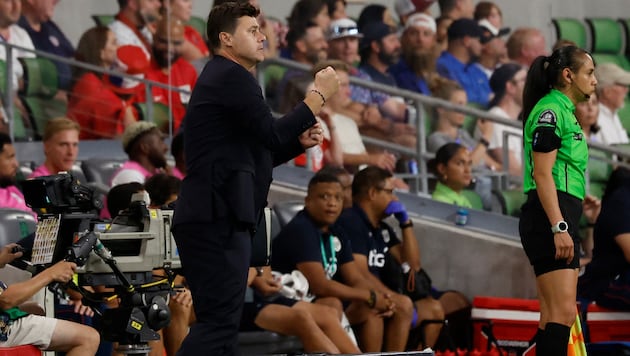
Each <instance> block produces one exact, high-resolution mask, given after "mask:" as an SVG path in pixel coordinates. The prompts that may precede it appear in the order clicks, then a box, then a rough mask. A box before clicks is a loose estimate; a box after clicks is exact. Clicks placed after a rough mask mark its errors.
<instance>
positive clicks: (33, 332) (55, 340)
mask: <svg viewBox="0 0 630 356" xmlns="http://www.w3.org/2000/svg"><path fill="white" fill-rule="evenodd" d="M16 246H18V245H17V244H8V245H6V246H4V247H3V248H2V249H1V250H0V268H2V267H4V266H5V265H6V264H7V263H10V262H12V261H13V260H15V259H16V258H19V257H21V256H22V252H13V248H14V247H16ZM76 267H77V266H76V264H74V263H72V262H65V261H61V262H58V263H56V264H54V265H52V266H51V267H49V268H47V269H45V270H44V271H42V272H40V273H39V274H37V275H35V276H33V278H31V279H29V280H26V281H23V282H19V283H15V284H12V285H11V286H7V285H5V284H4V283H2V282H1V281H0V347H11V346H19V345H34V346H36V347H38V348H40V349H42V350H50V351H62V352H65V353H66V355H68V356H74V355H78V356H84V355H94V354H95V353H96V350H97V348H98V345H99V340H100V337H99V334H98V332H97V331H96V330H95V329H92V328H90V327H88V326H85V325H81V324H77V323H74V322H70V321H65V320H60V319H55V318H48V317H44V316H39V315H32V314H28V313H26V312H25V311H23V310H21V309H20V308H19V305H20V304H22V303H23V302H25V301H26V300H27V299H29V298H31V297H32V296H33V295H34V294H35V293H37V292H38V291H39V290H40V289H42V288H44V287H46V286H47V285H48V284H50V283H52V282H61V283H66V282H68V281H70V280H71V279H72V276H73V275H74V271H75V269H76Z"/></svg>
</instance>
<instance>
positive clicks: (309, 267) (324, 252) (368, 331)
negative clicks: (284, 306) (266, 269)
mask: <svg viewBox="0 0 630 356" xmlns="http://www.w3.org/2000/svg"><path fill="white" fill-rule="evenodd" d="M304 202H305V207H304V210H302V211H301V212H299V213H298V214H297V215H296V216H295V218H293V219H292V220H291V222H289V224H287V225H286V226H285V227H284V229H282V231H281V232H280V234H279V235H278V236H277V237H276V238H275V239H274V240H273V246H272V247H273V257H272V261H271V266H272V268H273V270H274V271H278V272H282V273H290V272H291V271H293V270H296V269H297V270H299V271H300V272H302V274H304V276H305V277H306V279H307V280H308V282H309V287H310V293H311V294H313V295H314V296H315V297H316V303H322V304H326V305H328V306H333V307H335V308H336V309H338V310H339V311H341V308H342V306H341V303H339V300H341V301H343V302H344V306H345V308H344V311H345V313H346V315H347V317H348V320H349V322H350V325H352V326H353V328H354V330H355V332H356V333H357V334H356V336H357V339H358V342H359V346H360V348H361V350H363V351H364V352H380V351H382V350H383V343H385V346H384V348H385V350H388V351H403V350H404V348H405V343H406V341H407V334H408V330H409V324H410V322H411V313H410V311H411V301H408V302H407V303H405V301H404V300H403V299H402V298H398V297H396V296H392V295H391V294H390V295H388V294H385V293H383V292H382V289H381V288H379V286H378V285H377V284H376V283H374V282H373V281H371V280H369V279H366V278H364V276H363V274H362V273H361V272H360V270H359V267H358V266H357V265H356V263H355V262H354V259H353V255H352V250H351V247H350V243H349V242H348V240H347V238H346V237H345V234H344V232H343V230H341V229H339V228H338V227H335V226H334V225H333V224H334V222H335V221H336V220H337V218H338V217H339V214H341V210H342V207H343V191H342V186H341V183H340V182H339V180H338V179H337V177H336V176H334V175H331V174H327V173H317V174H316V175H315V176H314V177H313V178H312V179H311V181H310V182H309V186H308V193H307V196H306V198H305V200H304Z"/></svg>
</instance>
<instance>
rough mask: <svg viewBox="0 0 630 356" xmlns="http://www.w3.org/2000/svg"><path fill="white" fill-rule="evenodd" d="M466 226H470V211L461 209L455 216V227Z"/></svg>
mask: <svg viewBox="0 0 630 356" xmlns="http://www.w3.org/2000/svg"><path fill="white" fill-rule="evenodd" d="M466 224H468V210H466V208H462V207H460V208H458V209H457V213H456V214H455V225H460V226H464V225H466Z"/></svg>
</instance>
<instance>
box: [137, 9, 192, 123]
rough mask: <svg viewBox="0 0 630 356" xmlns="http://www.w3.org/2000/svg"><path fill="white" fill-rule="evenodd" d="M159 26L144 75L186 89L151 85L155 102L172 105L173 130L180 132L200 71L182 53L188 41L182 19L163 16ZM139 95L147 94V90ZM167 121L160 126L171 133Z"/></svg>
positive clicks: (149, 78) (170, 106)
mask: <svg viewBox="0 0 630 356" xmlns="http://www.w3.org/2000/svg"><path fill="white" fill-rule="evenodd" d="M156 28H157V29H156V32H155V36H154V41H153V56H152V60H151V65H150V67H149V69H148V70H147V73H146V76H145V77H146V79H148V80H152V81H155V82H160V83H164V84H168V85H170V86H172V87H175V88H178V89H181V90H185V91H186V92H178V91H174V90H169V89H166V88H161V87H157V86H153V87H152V88H151V90H152V94H153V102H154V103H162V104H164V105H166V106H168V107H169V109H170V111H171V113H172V117H173V121H172V129H173V131H174V132H177V130H179V127H180V125H181V123H182V120H184V115H186V106H185V105H188V101H189V100H190V92H191V91H192V89H193V88H194V87H195V83H196V82H197V71H196V70H195V67H193V66H192V65H191V64H190V63H188V61H186V60H185V59H184V58H183V57H182V56H181V55H182V47H183V45H184V42H185V36H184V25H183V24H182V22H181V21H179V20H175V19H173V20H171V21H168V19H166V18H164V19H162V20H160V21H158V23H157V25H156ZM139 95H140V96H141V97H144V95H145V94H144V91H143V92H142V93H139ZM140 101H142V100H140ZM164 124H165V126H161V127H160V129H161V130H164V131H165V132H168V131H169V126H170V124H171V123H164ZM166 124H168V125H169V126H166Z"/></svg>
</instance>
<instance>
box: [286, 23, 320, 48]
mask: <svg viewBox="0 0 630 356" xmlns="http://www.w3.org/2000/svg"><path fill="white" fill-rule="evenodd" d="M311 27H319V26H317V24H316V23H314V22H312V21H307V22H306V23H305V24H300V25H299V26H295V27H292V28H290V29H289V32H287V35H286V41H287V47H288V48H289V51H290V52H294V51H295V49H296V48H295V43H296V42H297V41H299V40H301V39H303V38H304V37H305V36H306V32H307V31H308V29H309V28H311Z"/></svg>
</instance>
